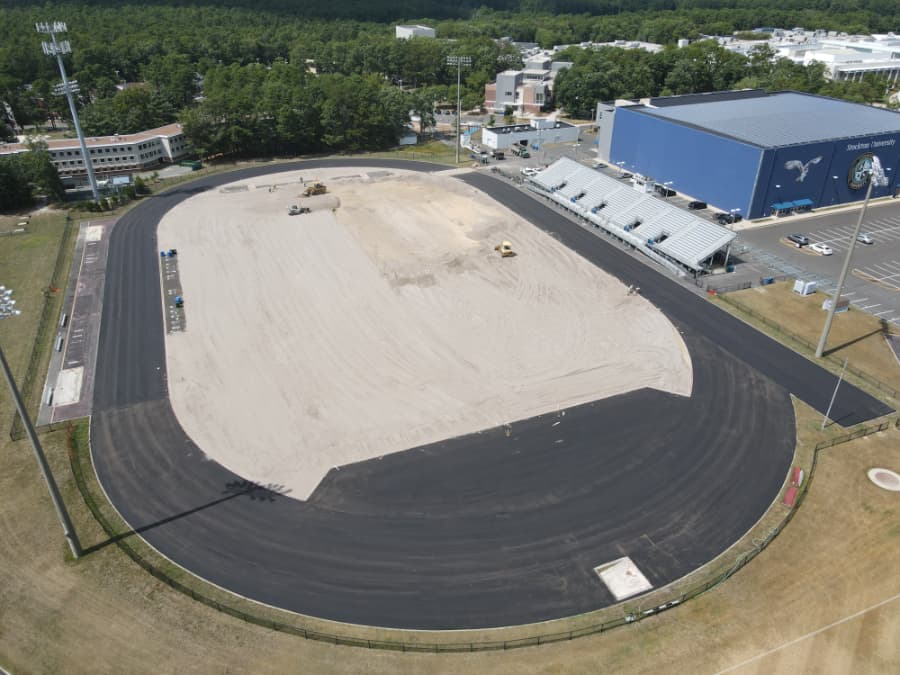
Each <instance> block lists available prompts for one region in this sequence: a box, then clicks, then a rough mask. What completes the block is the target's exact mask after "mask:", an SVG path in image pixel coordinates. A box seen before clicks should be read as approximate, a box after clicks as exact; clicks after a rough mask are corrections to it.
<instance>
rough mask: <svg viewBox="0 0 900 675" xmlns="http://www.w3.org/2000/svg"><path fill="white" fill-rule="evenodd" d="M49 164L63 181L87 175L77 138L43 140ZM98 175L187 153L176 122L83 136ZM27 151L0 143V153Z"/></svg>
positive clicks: (74, 181) (138, 167) (21, 145)
mask: <svg viewBox="0 0 900 675" xmlns="http://www.w3.org/2000/svg"><path fill="white" fill-rule="evenodd" d="M45 142H46V144H47V151H48V152H49V153H50V158H51V160H52V161H53V166H55V167H56V170H57V172H59V175H60V177H61V178H63V180H64V181H65V182H66V183H69V184H80V183H82V182H83V179H85V178H86V177H87V169H85V167H84V159H83V157H82V156H81V146H80V145H79V143H78V139H77V138H64V139H49V140H47V141H45ZM85 143H86V145H87V147H88V153H90V155H91V161H92V162H93V166H94V173H95V174H97V176H98V177H100V176H103V177H109V176H112V175H118V174H128V173H131V172H134V171H144V170H146V169H152V168H154V167H156V166H159V165H160V164H167V163H170V162H174V161H175V160H177V159H178V158H179V157H182V156H184V155H186V154H187V152H188V146H187V141H186V140H185V138H184V132H183V130H182V128H181V125H180V124H169V125H167V126H164V127H160V128H158V129H150V130H148V131H142V132H140V133H137V134H124V135H119V136H98V137H89V138H85ZM20 152H28V146H27V145H25V144H24V143H9V144H4V145H0V155H13V154H18V153H20Z"/></svg>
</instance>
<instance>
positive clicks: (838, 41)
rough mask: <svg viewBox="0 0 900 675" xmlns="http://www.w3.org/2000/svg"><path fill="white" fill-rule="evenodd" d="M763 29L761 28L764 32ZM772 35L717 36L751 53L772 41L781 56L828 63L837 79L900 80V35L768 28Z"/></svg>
mask: <svg viewBox="0 0 900 675" xmlns="http://www.w3.org/2000/svg"><path fill="white" fill-rule="evenodd" d="M762 30H763V29H760V31H761V32H762ZM765 32H768V33H771V34H772V39H770V40H768V41H759V40H735V39H734V38H732V37H719V38H716V40H718V42H719V44H721V45H722V46H723V47H725V48H726V49H729V50H731V51H736V52H740V53H742V54H749V53H750V51H751V50H752V49H753V48H754V47H756V46H759V45H764V44H768V46H769V47H771V48H772V49H773V50H774V51H775V54H776V56H777V57H778V58H786V59H790V60H791V61H793V62H794V63H799V64H803V65H805V66H808V65H810V64H811V63H814V62H817V63H822V64H824V65H825V75H826V76H827V77H829V78H831V79H833V80H855V81H859V80H862V79H863V77H864V76H865V75H867V74H869V73H872V74H875V75H877V76H879V77H881V78H883V79H884V80H886V81H887V84H888V86H892V87H896V86H897V85H898V83H900V37H898V36H896V35H894V34H893V33H887V34H883V35H847V34H846V33H836V32H834V31H832V32H827V31H824V30H817V31H806V30H804V29H802V28H794V29H791V30H783V29H780V28H769V29H765Z"/></svg>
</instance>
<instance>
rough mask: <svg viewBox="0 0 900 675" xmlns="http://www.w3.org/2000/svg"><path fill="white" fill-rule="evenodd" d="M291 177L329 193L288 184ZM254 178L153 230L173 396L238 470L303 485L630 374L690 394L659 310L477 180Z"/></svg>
mask: <svg viewBox="0 0 900 675" xmlns="http://www.w3.org/2000/svg"><path fill="white" fill-rule="evenodd" d="M301 178H302V179H304V180H306V182H307V184H308V183H309V182H310V181H311V180H320V181H322V182H324V183H326V184H327V185H328V189H329V194H328V195H323V196H320V197H312V198H307V199H303V198H301V196H300V195H301V193H302V190H303V188H304V185H303V183H302V182H301V180H300V179H301ZM267 180H268V181H269V182H270V183H271V182H272V181H275V180H277V181H278V182H279V184H281V185H285V187H280V188H279V189H278V190H274V191H272V192H269V191H268V190H257V189H252V190H251V189H246V190H243V189H242V188H249V187H250V186H253V185H254V184H255V183H256V181H253V180H248V181H243V182H238V183H236V184H233V185H230V186H228V188H229V189H226V190H216V191H210V192H208V193H202V194H199V195H197V196H195V197H192V198H191V199H189V200H187V201H185V202H183V203H182V204H180V205H179V206H177V207H175V208H174V209H172V211H170V212H169V213H168V214H167V215H166V216H165V217H164V218H163V220H162V221H161V223H160V225H159V233H158V236H159V240H160V241H166V242H167V246H171V247H174V248H177V249H178V256H179V269H180V274H181V284H182V288H183V291H184V294H185V296H186V297H189V298H190V312H191V323H190V328H189V330H187V331H186V332H184V333H180V334H174V335H169V336H167V337H166V356H167V364H168V383H169V394H170V398H171V400H172V405H173V408H174V410H175V413H176V415H177V416H178V419H179V421H180V422H181V424H182V426H183V427H184V429H185V431H186V432H187V433H188V434H189V435H190V436H191V437H192V438H193V440H194V441H196V443H197V444H198V446H199V447H201V448H203V449H204V451H205V452H207V453H208V454H209V455H210V456H212V457H213V458H215V459H216V460H218V461H219V462H221V463H222V464H224V465H225V466H226V467H228V468H229V469H231V470H232V471H234V472H236V473H238V474H240V475H242V476H243V477H245V478H247V479H249V480H254V481H258V482H260V483H264V484H267V483H274V484H279V485H284V486H286V487H287V488H289V489H290V490H291V494H292V496H294V497H298V498H300V499H305V498H307V497H308V496H309V495H310V494H311V493H312V491H313V490H314V489H315V488H316V486H317V485H318V483H319V482H320V480H321V479H322V478H323V477H324V476H325V474H326V473H327V472H328V471H329V470H330V469H331V468H332V467H335V466H341V465H344V464H348V463H352V462H358V461H361V460H365V459H371V458H375V457H380V456H383V455H385V454H388V453H391V452H396V451H400V450H405V449H408V448H411V447H416V446H419V445H423V444H427V443H431V442H435V441H439V440H443V439H445V438H450V437H454V436H459V435H463V434H468V433H472V432H475V431H478V430H481V429H485V428H490V427H495V426H499V425H502V424H506V423H510V422H514V421H515V420H519V419H524V418H528V417H531V416H534V415H538V414H542V413H546V412H550V411H553V410H557V409H559V408H565V407H568V406H573V405H578V404H581V403H585V402H588V401H592V400H596V399H598V398H603V397H606V396H612V395H616V394H621V393H624V392H627V391H631V390H634V389H638V388H643V387H653V388H657V389H661V390H663V391H668V392H672V393H675V394H680V395H685V396H687V395H689V394H690V391H691V385H692V370H691V363H690V357H689V355H688V352H687V349H686V348H685V347H684V344H683V342H682V340H681V338H680V336H679V334H678V331H677V330H676V329H675V328H674V326H673V325H672V324H671V323H670V322H669V321H668V320H667V319H666V318H665V317H664V316H663V315H662V314H661V313H660V312H659V311H658V310H656V309H655V308H654V307H653V306H652V305H651V304H650V303H649V302H648V301H647V300H645V299H644V298H642V297H641V296H639V295H628V293H627V289H626V288H625V287H624V286H623V285H622V284H621V283H619V282H618V281H617V280H616V279H614V278H612V277H610V276H609V275H607V274H606V273H604V272H603V271H601V270H600V269H598V268H596V267H594V266H593V265H591V264H589V263H588V262H586V261H585V260H584V259H582V258H580V257H579V256H578V255H576V254H575V253H573V252H572V251H571V250H569V249H568V248H566V247H565V246H563V245H562V244H560V243H559V242H558V241H556V240H555V239H554V238H553V237H551V236H549V235H548V234H546V233H544V232H542V231H541V230H539V229H538V228H536V227H534V226H532V225H531V224H529V223H527V222H526V221H524V220H522V219H521V218H519V217H518V216H516V215H515V214H514V213H512V212H510V211H508V210H507V209H505V208H504V207H502V206H500V205H499V204H497V203H496V202H494V201H493V200H492V199H490V198H489V197H487V196H486V195H484V194H483V193H481V192H479V191H478V190H476V189H475V188H472V187H470V186H468V185H466V184H464V183H462V182H460V181H457V180H454V179H452V178H448V177H446V176H442V175H440V174H436V175H428V174H419V173H414V172H404V171H391V172H384V171H378V172H374V171H371V170H367V169H365V168H360V169H353V170H348V168H346V167H343V168H339V169H331V170H329V169H321V168H320V169H316V170H315V172H314V173H313V172H312V171H310V172H285V174H279V175H277V176H268V177H267ZM291 184H293V185H291ZM317 200H320V201H321V202H322V203H323V204H324V203H326V202H327V203H328V204H329V205H331V204H335V203H337V204H339V206H336V207H332V208H324V209H318V208H315V205H316V202H317ZM297 203H302V204H303V205H306V206H311V207H313V212H312V213H309V214H305V215H303V216H289V215H287V208H288V206H289V205H291V204H297ZM504 240H509V241H511V242H512V244H513V248H514V250H515V251H516V253H517V256H516V257H513V258H501V257H500V256H499V255H498V254H497V253H496V252H495V251H494V246H495V245H496V244H499V243H500V242H501V241H504ZM651 414H652V411H648V415H651Z"/></svg>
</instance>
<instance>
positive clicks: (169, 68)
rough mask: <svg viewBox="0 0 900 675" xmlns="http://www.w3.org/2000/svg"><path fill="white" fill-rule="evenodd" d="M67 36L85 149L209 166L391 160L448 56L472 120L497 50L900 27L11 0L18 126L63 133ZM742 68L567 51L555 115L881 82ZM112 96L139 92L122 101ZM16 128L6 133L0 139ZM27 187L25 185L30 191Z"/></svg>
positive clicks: (753, 11)
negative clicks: (58, 122)
mask: <svg viewBox="0 0 900 675" xmlns="http://www.w3.org/2000/svg"><path fill="white" fill-rule="evenodd" d="M48 20H62V21H66V22H67V23H68V28H69V31H70V32H69V33H68V34H67V35H65V36H64V37H65V39H68V40H70V42H71V44H72V47H73V50H74V53H73V54H72V55H69V56H66V57H65V62H66V66H67V69H68V70H69V73H70V76H71V77H73V78H74V79H76V80H78V82H79V84H80V87H81V94H80V96H79V106H80V107H81V116H82V122H83V125H84V127H85V129H86V131H87V132H88V133H90V134H97V135H99V134H112V133H128V132H133V131H138V130H141V129H145V128H149V127H154V126H159V125H162V124H166V123H168V122H171V121H174V120H176V119H178V120H180V121H182V122H183V123H184V124H185V127H186V130H187V133H188V136H189V139H190V140H191V141H192V142H193V144H194V146H195V148H197V149H198V150H199V151H200V152H202V153H204V154H217V153H245V154H252V153H276V152H309V151H319V150H330V151H339V150H345V149H346V150H358V149H364V148H374V147H380V146H383V145H389V144H392V143H393V142H394V141H395V139H396V134H397V133H398V131H399V130H400V129H402V126H403V124H404V123H405V122H406V121H407V118H408V113H409V112H410V111H414V112H416V113H418V114H421V116H422V117H423V120H424V122H425V124H426V126H427V125H428V124H429V122H430V121H431V120H430V119H429V118H430V117H431V115H432V111H433V108H434V104H435V103H436V102H447V101H453V100H454V99H455V97H456V93H457V92H456V70H455V68H453V67H450V66H448V65H446V61H447V56H449V55H454V54H464V55H468V56H471V57H472V64H471V67H468V68H465V69H464V70H463V71H462V90H461V92H460V93H461V96H462V98H463V105H464V106H465V107H466V108H471V107H474V106H476V105H477V104H478V103H479V102H480V101H481V100H482V98H483V91H484V85H485V84H486V83H487V82H490V81H492V80H493V79H494V78H495V75H496V73H497V72H498V71H500V70H503V69H506V68H509V67H517V66H519V65H521V60H520V57H519V54H518V52H517V51H516V50H515V49H513V48H512V47H511V46H510V45H508V44H503V43H498V41H497V38H499V37H503V36H509V37H511V38H512V39H514V40H518V41H526V42H537V43H539V44H541V45H542V46H544V47H550V46H553V45H556V44H571V43H579V42H585V41H592V42H608V41H611V40H615V39H626V40H646V41H651V42H659V43H664V44H669V45H671V44H672V43H674V42H675V41H676V40H678V39H679V38H688V39H692V40H695V39H697V38H700V37H701V36H702V35H705V34H719V35H721V34H731V33H733V32H734V31H746V30H749V29H751V28H754V27H758V26H775V27H792V26H797V25H801V26H805V27H807V28H810V29H813V28H825V29H829V30H843V31H847V32H863V33H865V32H878V31H881V32H884V31H887V30H891V29H895V28H896V27H897V26H898V25H900V3H898V2H896V0H462V1H461V2H456V3H447V2H445V1H444V0H441V1H440V2H439V1H438V0H400V1H399V2H396V1H392V2H387V1H386V0H369V1H363V0H352V1H343V2H339V3H330V4H329V3H309V2H302V1H300V0H256V1H253V2H251V1H250V0H224V1H219V2H216V3H214V4H213V3H210V2H208V0H145V1H144V2H142V3H141V4H140V5H133V4H122V3H120V2H118V1H113V0H100V1H98V0H93V1H92V2H90V3H86V2H73V1H65V0H61V1H58V2H55V3H54V2H49V3H47V2H41V3H37V2H28V1H25V0H7V1H6V2H5V3H4V5H3V7H2V8H0V100H2V101H5V102H7V103H8V104H9V105H10V107H11V109H12V110H13V111H14V113H15V116H16V120H17V122H18V123H19V124H20V125H27V124H32V123H37V122H43V121H44V120H46V119H47V118H48V116H49V119H50V120H51V121H52V120H53V119H54V116H57V115H58V116H61V117H67V116H68V114H69V113H68V106H67V104H66V102H65V100H64V99H62V98H60V97H56V96H54V94H53V93H52V90H53V85H54V84H55V83H56V82H57V81H58V78H59V75H58V72H57V69H56V63H55V60H54V59H50V58H47V57H46V56H44V54H43V53H42V51H41V49H40V41H41V39H42V38H43V37H44V36H40V35H38V34H37V33H36V32H35V31H34V23H35V22H37V21H48ZM400 21H403V22H411V21H418V22H423V23H427V24H429V25H432V26H434V27H435V28H436V29H437V33H438V37H439V38H440V39H438V40H425V39H414V40H408V41H405V40H396V39H395V38H394V28H393V25H394V23H395V22H400ZM769 56H771V55H770V54H767V53H765V52H760V53H758V54H755V55H753V56H751V57H749V58H746V57H743V56H740V55H736V54H733V53H730V52H727V51H726V50H724V49H722V48H720V47H718V46H717V45H715V44H714V43H712V42H702V41H701V42H695V43H693V44H691V45H690V46H689V47H688V48H687V49H681V50H679V49H675V48H674V47H671V48H667V49H666V50H664V51H663V52H661V53H659V54H649V53H646V52H642V51H625V50H619V49H601V50H598V51H585V50H574V49H573V50H571V51H570V52H569V53H568V54H564V55H563V56H562V58H568V59H570V60H572V61H574V64H575V65H574V67H573V68H572V69H571V70H569V71H564V72H563V73H562V74H561V75H560V77H559V80H558V85H557V99H558V101H559V102H560V103H561V104H562V105H563V106H564V107H565V108H566V109H567V111H568V112H570V113H573V114H582V115H587V114H589V113H590V111H591V108H592V107H593V103H594V102H595V101H596V100H598V99H612V98H618V97H642V96H652V95H659V94H667V93H676V94H677V93H687V92H696V91H710V90H714V89H726V88H730V87H738V86H741V87H742V86H754V87H765V88H770V89H784V88H791V89H799V90H803V91H811V92H817V93H822V94H826V95H833V96H842V97H845V98H851V99H853V100H861V101H862V100H866V101H872V100H877V99H880V98H881V96H882V94H883V90H880V85H879V84H878V83H877V82H875V81H869V80H867V81H865V82H862V83H837V82H828V81H826V80H825V79H824V77H823V72H822V68H821V66H810V67H803V66H797V65H795V64H793V63H791V62H789V61H778V62H773V61H772V60H771V59H770V58H768V57H769ZM124 82H130V83H135V82H138V83H140V85H139V86H133V87H129V88H126V89H124V90H123V91H119V89H118V87H117V85H119V86H121V84H122V83H124ZM10 126H11V125H10V124H9V123H7V122H4V120H3V119H2V118H0V135H4V136H5V137H8V136H9V134H10ZM29 184H33V181H31V183H29Z"/></svg>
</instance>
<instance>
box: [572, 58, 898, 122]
mask: <svg viewBox="0 0 900 675" xmlns="http://www.w3.org/2000/svg"><path fill="white" fill-rule="evenodd" d="M560 58H568V59H570V60H572V62H573V66H572V68H570V69H568V70H564V71H563V72H561V73H560V74H559V75H558V76H557V79H556V92H555V95H556V103H557V104H558V105H560V106H562V107H563V108H565V109H566V111H567V112H569V113H570V114H572V115H575V116H581V117H584V118H587V117H590V115H591V114H592V112H593V109H594V106H595V104H596V102H597V101H611V100H614V99H617V98H626V99H637V98H644V97H649V96H670V95H673V94H691V93H695V92H707V91H719V90H724V89H745V88H754V89H755V88H760V89H768V90H770V91H778V90H783V89H793V90H796V91H804V92H809V93H812V94H821V95H823V96H832V97H835V98H844V99H847V100H851V101H856V102H858V103H866V102H870V101H878V100H881V99H882V98H883V97H884V81H883V80H879V79H878V78H877V77H876V76H874V75H872V76H867V77H866V78H865V79H864V80H863V81H862V82H846V81H842V82H836V81H831V80H828V79H826V78H825V67H824V66H823V65H822V64H821V63H813V64H810V65H808V66H804V65H801V64H796V63H794V62H792V61H790V60H789V59H774V53H773V52H772V50H771V49H770V48H769V47H768V46H764V47H759V48H756V49H755V50H754V51H753V52H752V53H751V54H750V56H749V57H747V56H743V55H741V54H737V53H735V52H730V51H728V50H726V49H724V48H723V47H721V46H720V45H718V44H717V43H716V42H715V41H714V40H704V41H699V42H694V43H691V44H690V45H688V46H687V47H685V48H683V49H678V48H669V49H666V50H664V51H662V52H659V53H656V54H651V53H650V52H646V51H643V50H637V49H635V50H623V49H615V48H611V47H604V48H601V49H598V50H596V51H588V50H583V49H570V50H567V51H566V52H564V53H562V54H561V55H560Z"/></svg>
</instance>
